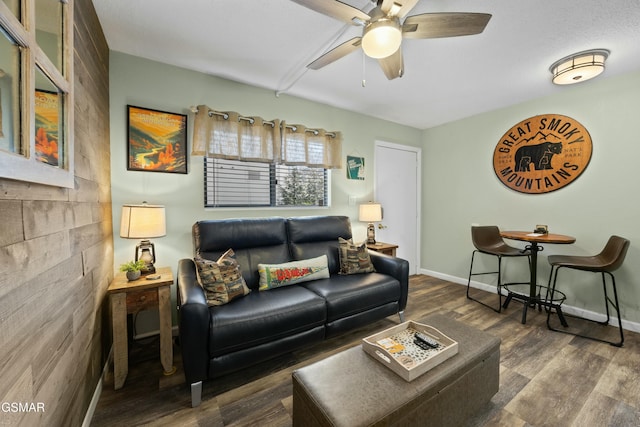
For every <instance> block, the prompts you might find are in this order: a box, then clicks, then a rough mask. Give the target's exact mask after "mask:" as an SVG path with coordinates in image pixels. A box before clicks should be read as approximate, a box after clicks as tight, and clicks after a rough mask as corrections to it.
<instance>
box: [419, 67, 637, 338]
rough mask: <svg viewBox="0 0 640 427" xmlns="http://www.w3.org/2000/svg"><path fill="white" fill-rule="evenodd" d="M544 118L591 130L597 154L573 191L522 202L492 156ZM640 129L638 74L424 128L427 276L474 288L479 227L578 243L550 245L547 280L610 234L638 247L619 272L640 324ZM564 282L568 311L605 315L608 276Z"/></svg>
mask: <svg viewBox="0 0 640 427" xmlns="http://www.w3.org/2000/svg"><path fill="white" fill-rule="evenodd" d="M539 114H562V115H566V116H569V117H572V118H573V119H575V120H577V121H579V122H580V123H582V124H583V125H584V126H585V127H586V128H587V130H588V131H589V133H590V135H591V138H592V141H593V153H592V157H591V161H590V163H589V165H588V167H587V168H586V170H585V171H584V173H583V174H582V175H581V176H580V177H578V178H577V180H575V181H574V182H573V183H571V184H569V185H568V186H566V187H564V188H562V189H559V190H557V191H555V192H551V193H547V194H538V195H527V194H521V193H518V192H515V191H513V190H510V189H509V188H507V187H506V186H504V185H503V184H502V183H501V182H500V181H499V180H498V179H497V177H496V176H495V174H494V171H493V163H492V161H493V151H494V149H495V147H496V144H497V143H498V141H499V140H500V138H501V136H502V135H503V134H504V133H505V132H506V131H507V130H508V129H509V128H510V127H511V126H513V125H515V124H516V123H518V122H520V121H521V120H524V119H526V118H528V117H532V116H535V115H539ZM639 121H640V73H633V74H627V75H624V76H619V77H613V78H601V79H596V80H593V81H591V82H587V83H583V84H579V85H575V86H568V87H562V88H559V90H558V91H557V94H555V95H553V96H549V97H545V98H540V99H537V100H534V101H530V102H526V103H522V104H519V105H514V106H512V107H509V108H504V109H500V110H495V111H491V112H489V113H485V114H481V115H477V116H474V117H471V118H467V119H464V120H460V121H456V122H453V123H449V124H446V125H442V126H438V127H435V128H431V129H427V130H424V132H423V143H424V146H423V150H422V152H423V177H424V181H423V189H424V193H423V198H422V203H423V206H422V213H423V217H422V238H421V242H422V243H421V244H422V253H421V267H422V269H423V271H425V272H429V273H437V274H439V275H441V276H443V277H447V278H449V279H452V280H455V281H458V282H464V283H465V284H466V278H467V275H468V272H469V262H470V260H471V251H472V250H473V246H472V243H471V235H470V226H471V224H472V223H477V224H480V225H498V226H499V227H500V228H501V229H502V230H531V231H533V228H534V226H535V225H536V224H547V225H548V226H549V230H550V232H552V233H559V234H568V235H572V236H574V237H576V239H577V240H576V242H575V244H573V245H545V248H544V252H542V253H541V254H540V257H539V259H538V261H539V262H538V265H539V270H538V271H539V275H538V277H539V279H540V281H541V282H543V281H546V280H547V279H548V275H549V265H548V262H547V259H546V257H547V256H548V255H550V254H560V253H567V254H581V255H586V254H595V253H597V252H599V251H600V250H601V249H602V247H603V246H604V244H605V243H606V241H607V239H608V238H609V236H611V235H612V234H618V235H620V236H623V237H626V238H627V239H629V240H631V248H630V249H629V252H628V254H627V259H626V262H625V264H624V265H623V267H622V268H621V269H620V270H618V272H617V273H616V278H617V279H618V280H617V284H618V289H619V297H620V300H621V301H622V306H623V310H622V314H623V318H624V319H626V320H628V321H631V322H640V307H639V304H640V288H639V287H638V286H637V283H638V279H637V278H638V277H639V276H640V251H639V250H638V246H637V245H638V244H639V243H640V227H639V225H638V220H639V219H640V215H639V213H640V199H639V197H638V184H640V179H639V178H638V165H639V164H638V159H640V136H639V135H640V134H639V133H638V130H637V126H638V123H639ZM511 243H512V244H514V245H518V243H519V242H511ZM519 246H523V245H519ZM491 261H493V260H491ZM488 262H490V261H488ZM493 262H495V261H493ZM509 264H510V263H509V261H507V271H506V273H507V275H511V277H514V275H515V277H526V274H527V272H526V263H519V262H518V261H515V262H514V263H511V265H509ZM518 275H519V276H518ZM560 278H561V279H562V283H561V284H560V286H562V289H563V290H566V291H567V292H566V293H567V294H568V300H567V304H568V305H570V306H574V307H575V308H576V309H578V310H582V309H584V310H587V311H593V312H599V313H603V312H604V303H603V302H602V300H603V297H602V296H601V295H602V290H601V289H602V287H601V286H600V285H599V284H598V280H599V276H597V275H595V274H589V273H582V274H579V273H578V274H572V272H563V273H561V276H560ZM481 280H482V279H481ZM484 280H486V281H487V283H495V282H489V280H490V279H489V278H488V277H487V278H486V279H484ZM559 283H560V282H559ZM627 326H628V327H631V328H633V329H637V328H636V326H638V325H628V324H627Z"/></svg>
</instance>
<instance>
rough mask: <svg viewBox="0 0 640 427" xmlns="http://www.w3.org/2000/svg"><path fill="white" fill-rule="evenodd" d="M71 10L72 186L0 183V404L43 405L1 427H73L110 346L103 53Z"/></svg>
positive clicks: (92, 19) (78, 9)
mask: <svg viewBox="0 0 640 427" xmlns="http://www.w3.org/2000/svg"><path fill="white" fill-rule="evenodd" d="M74 4H75V6H74V15H75V25H74V37H75V41H74V43H75V54H74V67H75V81H74V91H75V112H74V114H75V142H74V144H75V146H74V154H75V188H74V189H63V188H57V187H50V186H44V185H38V184H32V183H26V182H20V181H13V180H4V179H0V360H1V361H2V363H0V402H2V404H3V405H5V404H7V403H9V404H10V403H14V402H15V403H22V404H25V403H27V404H31V403H33V404H34V405H43V406H42V408H43V411H35V412H27V413H25V412H13V411H9V412H6V411H4V410H3V411H2V412H0V424H2V425H30V426H35V425H47V426H62V425H69V426H70V425H81V424H82V421H83V419H84V416H85V413H86V411H87V408H88V406H89V403H90V401H91V398H92V395H93V392H94V390H95V388H96V385H97V384H98V380H99V379H100V375H101V373H102V368H103V366H104V363H105V360H106V357H107V354H106V352H107V351H108V349H109V348H110V341H111V340H110V337H109V327H108V324H109V323H108V301H107V299H106V289H107V287H108V285H109V282H110V281H111V279H112V278H113V236H112V226H111V224H112V218H111V170H110V160H109V159H110V145H109V140H110V138H109V48H108V46H107V43H106V40H105V38H104V34H103V32H102V28H101V27H100V23H99V22H98V18H97V16H96V13H95V10H94V8H93V4H92V2H91V1H88V0H76V1H75V3H74ZM6 408H9V407H6ZM38 408H39V407H38V406H34V409H38Z"/></svg>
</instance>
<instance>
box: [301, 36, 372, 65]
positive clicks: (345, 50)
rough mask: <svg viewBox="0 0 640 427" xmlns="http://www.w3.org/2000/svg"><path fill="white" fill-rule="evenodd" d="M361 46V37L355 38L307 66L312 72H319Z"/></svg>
mask: <svg viewBox="0 0 640 427" xmlns="http://www.w3.org/2000/svg"><path fill="white" fill-rule="evenodd" d="M360 44H362V38H361V37H354V38H352V39H351V40H347V41H346V42H344V43H342V44H341V45H339V46H336V47H334V48H333V49H331V50H330V51H329V52H327V53H325V54H324V55H322V56H321V57H320V58H318V59H316V60H315V61H313V62H312V63H311V64H309V65H307V68H310V69H312V70H319V69H320V68H322V67H324V66H325V65H329V64H331V63H332V62H334V61H337V60H338V59H340V58H342V57H343V56H346V55H348V54H350V53H351V52H353V51H354V50H356V49H358V48H359V47H360Z"/></svg>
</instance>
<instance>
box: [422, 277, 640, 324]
mask: <svg viewBox="0 0 640 427" xmlns="http://www.w3.org/2000/svg"><path fill="white" fill-rule="evenodd" d="M420 274H426V275H427V276H432V277H435V278H437V279H442V280H446V281H447V282H452V283H457V284H459V285H463V286H467V279H466V278H461V277H455V276H451V275H449V274H443V273H439V272H437V271H431V270H426V269H424V268H421V269H420ZM471 287H472V288H475V289H481V290H483V291H487V292H495V291H496V287H495V285H487V284H486V283H481V282H476V281H475V280H472V281H471ZM562 311H563V312H565V313H567V314H571V315H574V316H580V317H584V318H587V319H592V320H602V319H603V316H605V314H603V313H596V312H595V311H590V310H585V309H584V308H580V307H574V306H571V305H568V304H562ZM609 324H610V325H612V326H615V327H616V328H617V327H618V319H617V318H616V317H614V316H611V318H610V319H609ZM622 329H625V330H627V331H632V332H640V323H638V322H631V321H628V320H624V319H622Z"/></svg>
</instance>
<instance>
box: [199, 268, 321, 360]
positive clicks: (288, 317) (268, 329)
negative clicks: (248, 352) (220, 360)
mask: <svg viewBox="0 0 640 427" xmlns="http://www.w3.org/2000/svg"><path fill="white" fill-rule="evenodd" d="M322 280H327V279H322ZM308 283H312V282H308ZM326 313H327V310H326V306H325V301H324V299H323V298H322V297H320V296H318V295H317V294H316V293H314V292H311V291H309V290H308V289H305V288H303V287H301V286H286V287H283V288H277V289H272V290H270V291H269V292H251V293H250V294H249V295H247V296H246V297H244V298H240V299H239V300H236V301H234V302H233V304H227V305H222V306H218V307H210V308H209V316H210V319H211V322H210V324H211V327H210V328H209V353H210V357H216V356H219V355H223V354H227V353H230V352H234V351H238V350H242V349H245V348H250V347H254V346H257V345H260V344H263V343H266V342H270V341H273V340H276V339H279V338H282V337H287V336H291V335H294V334H297V333H299V332H302V331H307V330H310V329H312V328H315V327H318V326H323V325H324V324H325V323H326Z"/></svg>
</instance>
